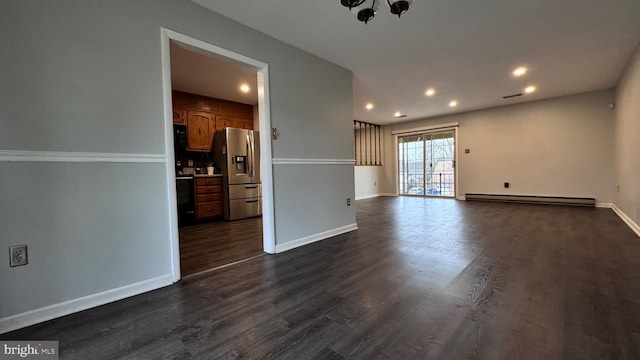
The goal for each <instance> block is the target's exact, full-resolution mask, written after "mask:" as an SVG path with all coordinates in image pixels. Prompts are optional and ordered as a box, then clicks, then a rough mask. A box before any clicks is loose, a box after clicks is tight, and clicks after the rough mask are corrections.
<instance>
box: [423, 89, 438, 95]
mask: <svg viewBox="0 0 640 360" xmlns="http://www.w3.org/2000/svg"><path fill="white" fill-rule="evenodd" d="M435 93H436V91H435V90H434V89H433V88H429V89H427V91H426V92H425V93H424V94H425V95H427V96H433V95H434V94H435Z"/></svg>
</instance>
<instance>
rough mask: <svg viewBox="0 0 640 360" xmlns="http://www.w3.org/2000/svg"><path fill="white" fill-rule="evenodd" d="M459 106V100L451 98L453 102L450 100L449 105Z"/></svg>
mask: <svg viewBox="0 0 640 360" xmlns="http://www.w3.org/2000/svg"><path fill="white" fill-rule="evenodd" d="M456 106H458V102H457V101H456V100H451V102H449V107H456Z"/></svg>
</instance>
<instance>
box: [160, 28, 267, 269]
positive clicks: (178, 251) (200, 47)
mask: <svg viewBox="0 0 640 360" xmlns="http://www.w3.org/2000/svg"><path fill="white" fill-rule="evenodd" d="M171 43H175V44H179V45H180V46H181V47H184V48H187V49H189V50H191V51H194V52H196V53H198V54H200V55H206V56H210V57H212V58H217V59H224V60H226V61H227V62H232V63H235V64H237V65H238V66H240V67H244V68H247V67H249V68H252V69H253V70H254V71H255V76H256V78H257V86H256V89H255V91H256V92H257V106H255V107H254V109H255V111H254V118H257V121H256V122H255V127H256V130H259V140H260V152H261V157H260V162H259V163H260V169H261V180H262V193H261V199H262V216H261V217H252V218H248V219H242V220H235V221H225V220H223V219H221V218H217V219H215V220H214V221H203V222H200V221H197V222H196V224H195V225H192V226H186V227H180V228H178V211H177V201H176V196H177V194H176V182H175V181H176V177H177V167H176V157H177V156H176V153H175V152H174V139H173V137H174V120H173V116H171V115H170V114H174V111H173V104H172V79H171V75H172V71H171V63H172V59H171ZM162 45H163V53H162V59H163V89H164V99H165V115H166V116H165V129H166V131H165V135H166V136H165V142H166V155H167V167H166V171H167V179H168V181H167V188H168V190H169V191H168V195H169V204H170V215H171V216H170V217H171V222H170V230H171V238H172V241H171V249H172V268H173V269H172V270H173V276H174V280H175V281H178V280H179V279H180V278H181V277H183V276H185V275H189V274H190V273H195V272H199V271H201V270H206V269H205V268H203V267H202V266H198V267H193V266H191V265H193V264H189V265H188V266H184V265H187V264H186V263H185V264H182V262H189V261H191V260H193V259H196V258H199V260H198V261H199V262H203V259H205V258H206V257H209V258H211V259H214V261H212V262H210V263H209V267H208V268H209V269H210V268H216V267H219V266H223V265H228V264H229V263H234V262H237V261H239V260H243V259H242V258H243V257H245V256H248V257H252V255H246V254H252V253H253V251H254V250H255V249H244V250H248V251H247V252H243V249H242V247H243V244H244V243H243V240H247V239H253V240H254V241H253V244H254V247H255V244H256V241H255V240H256V237H259V238H260V241H258V242H257V244H258V245H257V246H258V247H260V248H261V249H260V252H261V253H265V252H266V253H274V252H275V234H274V216H273V190H272V189H273V177H272V167H271V158H272V156H271V142H270V129H271V121H270V117H269V102H268V99H269V94H268V88H269V87H268V66H267V64H265V63H262V62H259V61H257V60H254V59H251V58H248V57H246V56H243V55H240V54H237V53H233V52H230V51H228V50H226V49H222V48H219V47H217V46H214V45H212V44H208V43H205V42H202V41H200V40H197V39H194V38H191V37H188V36H186V35H182V34H179V33H176V32H174V31H171V30H168V29H162ZM212 71H214V72H215V69H212ZM212 111H213V110H212ZM174 116H175V114H174ZM187 116H188V115H187ZM225 121H229V119H227V120H225ZM230 121H233V119H231V120H230ZM224 124H226V125H224V126H234V125H229V124H228V123H226V122H225V123H224ZM224 126H223V127H224ZM235 126H238V125H235ZM194 167H196V166H195V164H194ZM216 175H217V174H216ZM195 179H197V177H195V178H194V181H195ZM212 181H213V180H212ZM202 183H203V184H204V186H208V185H209V184H207V183H206V181H203V182H202ZM195 184H196V186H197V184H198V182H195ZM210 185H211V188H214V187H215V186H217V185H216V184H213V183H212V184H210ZM195 191H196V195H197V189H196V190H195ZM207 191H208V190H207ZM194 197H195V196H194ZM196 201H197V200H196ZM181 236H182V237H184V238H185V239H189V240H190V243H189V244H185V243H181ZM203 243H207V244H208V245H211V243H215V246H210V247H209V249H208V250H199V246H202V245H203ZM244 245H246V244H244ZM200 249H202V248H200ZM243 254H245V255H243ZM205 262H206V261H205ZM205 267H206V266H205ZM181 268H182V271H181ZM183 271H184V273H183Z"/></svg>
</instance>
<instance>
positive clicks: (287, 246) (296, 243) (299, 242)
mask: <svg viewBox="0 0 640 360" xmlns="http://www.w3.org/2000/svg"><path fill="white" fill-rule="evenodd" d="M354 230H358V224H355V223H354V224H349V225H345V226H341V227H339V228H335V229H331V230H327V231H323V232H321V233H317V234H314V235H311V236H306V237H303V238H300V239H296V240H291V241H287V242H286V243H284V244H276V254H277V253H281V252H285V251H287V250H291V249H295V248H297V247H300V246H304V245H308V244H311V243H314V242H316V241H320V240H324V239H327V238H330V237H332V236H336V235H340V234H344V233H348V232H350V231H354Z"/></svg>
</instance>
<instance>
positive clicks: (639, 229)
mask: <svg viewBox="0 0 640 360" xmlns="http://www.w3.org/2000/svg"><path fill="white" fill-rule="evenodd" d="M611 210H613V212H615V213H616V214H617V215H618V216H619V217H620V219H622V221H624V222H625V223H626V224H627V225H628V226H629V227H630V228H631V230H633V232H635V233H636V235H638V237H640V226H638V224H636V222H635V221H633V220H632V219H631V218H630V217H628V216H627V214H625V213H624V211H622V210H620V209H619V208H618V207H617V206H616V204H611Z"/></svg>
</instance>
